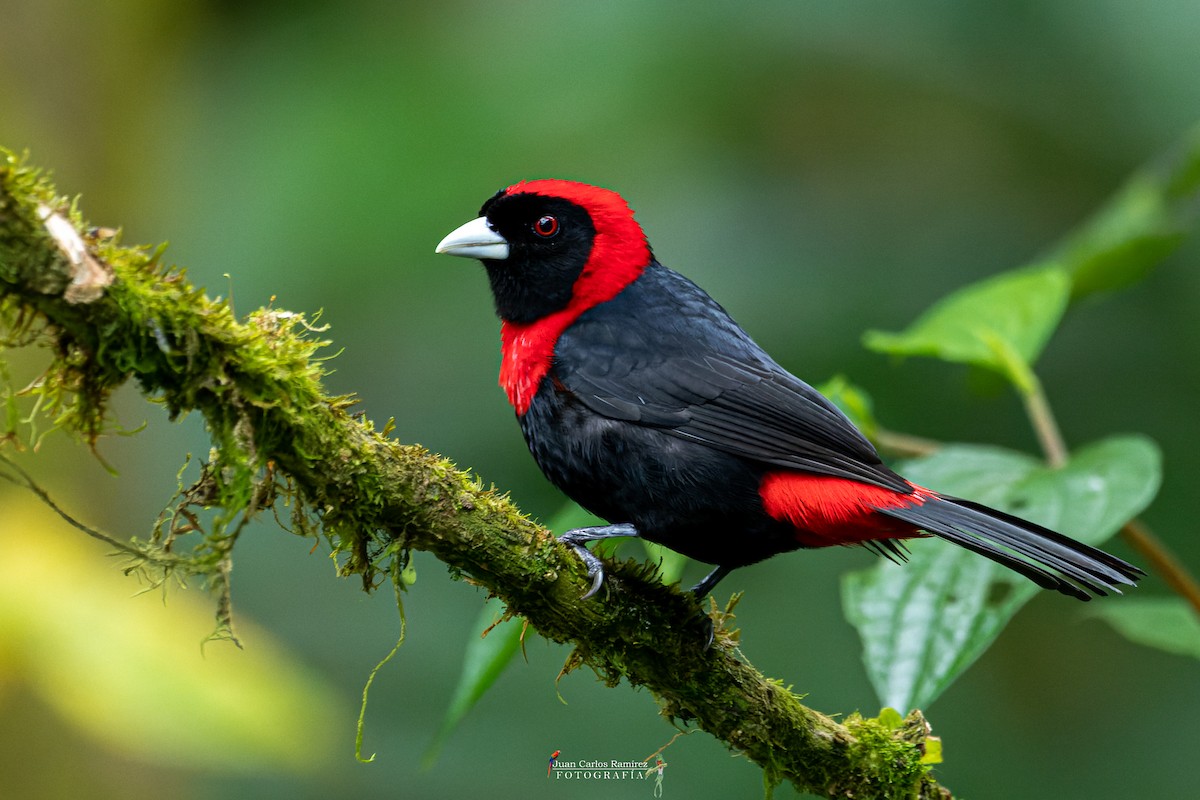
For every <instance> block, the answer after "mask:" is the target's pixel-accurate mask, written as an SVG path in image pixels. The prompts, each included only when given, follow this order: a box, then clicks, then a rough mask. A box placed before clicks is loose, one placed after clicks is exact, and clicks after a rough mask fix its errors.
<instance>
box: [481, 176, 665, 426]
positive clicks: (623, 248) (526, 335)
mask: <svg viewBox="0 0 1200 800" xmlns="http://www.w3.org/2000/svg"><path fill="white" fill-rule="evenodd" d="M505 194H507V195H515V194H537V195H542V196H544V197H559V198H562V199H563V200H567V201H569V202H572V203H574V204H575V205H577V206H579V207H580V208H582V209H584V210H585V211H587V213H588V215H589V216H590V217H591V218H592V225H593V226H594V227H595V228H596V238H595V240H594V241H593V242H592V252H591V254H590V255H589V256H588V260H587V263H586V264H585V265H584V267H583V271H582V272H580V273H579V277H578V278H577V279H576V280H575V286H574V287H573V289H572V295H571V301H570V302H569V303H568V304H567V307H566V308H564V309H562V310H561V311H556V312H555V313H553V314H549V315H547V316H545V317H543V318H541V319H539V320H537V321H536V322H531V323H527V324H522V325H518V324H514V323H511V322H505V323H504V324H503V326H502V327H501V329H500V352H501V359H502V360H501V362H500V385H501V386H502V387H504V391H505V393H506V394H507V395H508V401H509V402H510V403H512V406H513V408H515V409H516V410H517V413H518V414H524V413H525V412H526V411H528V410H529V404H530V403H532V402H533V397H534V395H536V394H537V390H538V385H539V384H540V383H541V382H542V378H544V377H545V376H546V373H547V372H549V370H550V363H551V360H552V359H553V356H554V345H555V343H556V342H558V337H559V336H561V335H562V332H563V331H565V330H566V329H567V328H569V327H570V326H571V323H573V322H574V321H575V320H577V319H579V315H580V314H582V313H583V312H585V311H587V310H588V309H589V308H592V307H593V306H596V305H599V304H600V303H604V302H607V301H608V300H611V299H613V298H614V297H616V296H617V294H618V293H620V291H621V290H622V289H624V288H625V287H626V286H628V285H629V284H631V283H633V281H634V280H636V279H637V277H638V276H639V275H641V274H642V272H643V271H644V270H645V269H646V267H647V265H649V263H650V245H649V244H647V242H646V234H645V233H644V232H643V231H642V226H640V225H638V223H637V221H636V220H634V218H633V210H632V209H630V208H629V204H628V203H626V202H625V200H624V199H623V198H622V197H621V195H619V194H617V193H616V192H613V191H610V190H608V189H601V188H600V187H598V186H589V185H588V184H586V183H576V182H575V181H560V180H537V181H522V182H520V183H515V184H513V185H512V186H510V187H508V189H506V190H505Z"/></svg>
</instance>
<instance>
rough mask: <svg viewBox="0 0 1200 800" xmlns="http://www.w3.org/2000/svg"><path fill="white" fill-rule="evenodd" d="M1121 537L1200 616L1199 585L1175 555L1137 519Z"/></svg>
mask: <svg viewBox="0 0 1200 800" xmlns="http://www.w3.org/2000/svg"><path fill="white" fill-rule="evenodd" d="M1121 536H1123V537H1124V538H1125V541H1127V542H1129V544H1130V545H1132V546H1133V548H1134V549H1135V550H1137V551H1138V552H1139V553H1141V554H1142V555H1143V556H1144V557H1145V558H1146V560H1147V561H1149V562H1150V567H1151V569H1153V570H1154V571H1155V572H1157V573H1158V574H1159V575H1162V577H1163V580H1165V581H1166V582H1167V585H1168V586H1170V587H1171V589H1172V590H1173V591H1174V592H1176V593H1177V594H1179V595H1180V596H1181V597H1183V599H1184V600H1187V601H1188V603H1190V604H1191V606H1192V608H1193V609H1195V611H1196V613H1197V614H1198V615H1200V582H1197V581H1196V578H1195V576H1193V575H1192V574H1191V573H1190V572H1188V570H1187V567H1185V566H1183V564H1181V563H1180V562H1179V559H1177V558H1176V557H1175V554H1174V553H1172V552H1171V550H1170V549H1169V548H1168V547H1167V546H1166V544H1164V543H1163V541H1162V539H1159V538H1158V537H1157V536H1155V535H1154V533H1153V532H1152V531H1151V530H1150V529H1149V528H1148V527H1146V524H1145V523H1144V522H1142V521H1141V520H1139V519H1132V520H1130V521H1129V522H1127V523H1125V527H1123V528H1121Z"/></svg>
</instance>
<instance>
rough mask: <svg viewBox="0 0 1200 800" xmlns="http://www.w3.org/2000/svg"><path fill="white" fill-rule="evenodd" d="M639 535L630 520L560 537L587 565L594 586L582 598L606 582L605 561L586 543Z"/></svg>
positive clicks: (585, 597)
mask: <svg viewBox="0 0 1200 800" xmlns="http://www.w3.org/2000/svg"><path fill="white" fill-rule="evenodd" d="M637 535H638V531H637V528H635V527H633V525H631V524H629V523H628V522H622V523H619V524H617V525H597V526H595V527H592V528H575V529H574V530H570V531H567V532H566V533H564V534H563V535H562V536H560V537H558V540H559V541H560V542H562V543H563V544H565V545H569V546H570V547H571V549H572V550H574V551H575V552H576V553H578V554H579V558H580V559H582V560H583V563H584V566H586V567H587V572H588V577H589V578H591V579H592V588H591V589H589V590H588V591H587V594H585V595H584V596H583V597H581V598H579V599H580V600H586V599H588V598H589V597H591V596H592V595H594V594H595V593H596V592H598V591H600V584H602V583H604V563H603V562H601V561H600V557H599V556H597V555H596V554H594V553H593V552H592V551H591V550H588V549H587V547H585V545H586V544H587V543H588V542H594V541H597V540H599V539H616V538H618V537H622V536H637ZM706 580H707V579H706Z"/></svg>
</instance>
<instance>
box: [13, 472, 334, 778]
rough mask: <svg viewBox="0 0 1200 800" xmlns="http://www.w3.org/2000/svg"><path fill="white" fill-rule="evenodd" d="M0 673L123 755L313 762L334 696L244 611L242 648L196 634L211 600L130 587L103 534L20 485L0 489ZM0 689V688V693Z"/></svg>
mask: <svg viewBox="0 0 1200 800" xmlns="http://www.w3.org/2000/svg"><path fill="white" fill-rule="evenodd" d="M0 553H2V557H0V676H4V682H7V683H9V684H17V683H23V684H25V685H27V686H29V687H30V688H32V689H33V690H34V691H36V692H37V693H39V694H40V695H41V697H42V698H44V701H45V702H46V704H47V705H48V706H50V707H51V708H53V709H55V710H56V711H57V712H58V713H59V714H60V715H61V716H62V717H63V718H64V719H65V720H67V721H68V722H69V723H70V724H72V725H73V726H75V727H77V728H78V729H80V730H81V731H84V732H85V733H87V734H89V735H90V736H92V737H94V738H95V739H97V740H98V741H100V742H102V743H103V744H104V745H106V746H108V747H110V748H112V749H114V750H116V751H118V752H120V753H122V754H124V755H126V756H128V757H131V758H136V759H140V760H143V761H151V762H156V763H167V764H172V765H175V766H183V767H194V768H206V769H216V770H226V771H248V770H256V771H262V770H270V769H277V770H286V771H310V770H315V769H317V768H319V767H320V766H321V765H322V764H324V763H327V760H328V757H329V755H330V753H331V752H332V750H333V748H332V747H331V745H330V738H331V735H332V734H333V733H334V732H335V731H336V730H339V729H340V730H343V731H345V732H347V735H349V731H350V730H351V727H350V725H349V722H348V721H343V720H339V719H337V718H336V717H337V713H336V711H335V708H336V704H335V699H334V697H333V696H332V694H331V692H330V690H329V688H327V687H326V686H325V685H323V684H322V683H321V681H320V679H319V678H318V677H317V676H315V675H314V674H312V673H311V672H309V671H307V670H305V669H304V668H303V667H302V666H301V665H300V664H299V663H298V662H297V661H296V659H295V657H294V656H292V655H290V654H289V653H288V652H287V651H285V650H283V649H282V648H281V647H280V645H278V644H276V643H274V642H273V641H272V639H271V636H270V635H269V634H268V633H267V632H266V631H264V630H262V629H259V628H256V627H255V626H254V625H253V624H252V623H250V622H249V621H248V620H246V619H245V618H244V617H243V618H239V619H238V629H239V633H240V634H241V639H242V641H243V642H244V643H245V644H246V649H245V650H238V649H237V648H236V647H234V646H233V645H231V644H229V643H227V642H210V643H209V644H207V645H206V646H205V647H204V649H203V652H202V651H201V644H200V643H201V641H202V640H203V639H204V638H205V637H206V635H208V634H209V633H211V632H212V630H213V626H214V621H213V600H212V598H211V597H210V596H208V595H207V594H204V593H202V592H196V591H186V590H180V589H172V591H170V593H169V597H168V598H167V602H165V603H164V602H163V596H162V592H161V591H153V592H147V593H145V594H142V595H140V596H134V595H136V594H137V593H138V592H139V591H140V589H141V588H142V587H140V586H139V585H138V584H137V582H136V580H135V579H133V578H130V577H126V576H125V575H124V574H123V573H122V572H121V570H120V569H119V568H118V566H119V565H118V564H117V563H116V562H114V560H113V559H112V558H110V557H108V555H107V552H106V548H105V547H104V546H103V545H98V544H97V543H95V542H93V541H91V540H90V539H87V538H86V537H84V536H82V535H81V534H80V533H79V532H78V531H75V530H73V529H71V528H70V527H68V526H67V525H66V524H65V523H63V522H62V521H61V520H60V519H58V518H57V517H55V516H54V515H53V514H52V513H50V512H49V511H48V510H46V509H44V508H43V507H42V506H41V505H40V504H39V503H38V501H37V500H36V499H35V498H33V497H32V496H30V495H26V494H22V493H18V492H6V493H2V494H0ZM2 700H3V697H2V696H0V702H2Z"/></svg>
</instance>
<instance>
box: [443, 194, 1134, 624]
mask: <svg viewBox="0 0 1200 800" xmlns="http://www.w3.org/2000/svg"><path fill="white" fill-rule="evenodd" d="M435 251H436V252H437V253H442V254H446V255H453V256H462V257H466V258H472V259H477V260H478V261H480V262H481V263H482V265H483V267H484V270H485V271H486V273H487V278H488V282H489V284H490V287H491V292H492V297H493V300H494V304H495V311H496V314H497V316H498V317H499V318H500V323H501V324H500V343H501V364H500V385H501V387H502V388H503V389H504V392H505V394H506V395H507V397H508V400H509V402H510V403H511V405H512V407H513V409H514V411H515V412H516V416H517V421H518V423H519V425H520V428H521V431H522V433H523V435H524V437H525V441H526V443H527V445H528V447H529V450H530V452H531V454H532V455H533V458H534V460H535V461H536V462H537V465H538V467H539V468H540V469H541V471H542V472H543V473H544V474H545V476H546V477H547V478H548V479H549V480H550V482H551V483H553V484H554V485H555V486H556V487H558V489H560V490H561V491H562V492H563V493H564V494H566V495H567V496H568V497H570V498H571V499H573V500H574V501H576V502H577V503H578V504H579V505H580V506H582V507H583V508H585V509H587V510H588V511H590V512H592V513H593V514H595V515H596V516H598V517H599V518H601V519H602V520H605V521H606V522H607V524H605V525H596V526H589V527H584V528H576V529H574V530H570V531H567V532H566V533H563V534H562V535H561V536H559V540H560V541H562V542H563V543H565V544H567V545H569V546H570V547H571V548H573V549H574V550H575V552H577V553H578V555H579V557H580V558H581V559H582V560H583V562H584V564H585V566H586V567H587V573H588V577H589V578H590V579H591V585H590V589H589V590H588V591H587V592H586V594H584V598H587V597H590V596H592V595H593V594H595V593H596V592H597V591H598V590H599V589H600V587H601V585H602V584H603V581H604V565H603V562H602V561H601V559H600V558H599V557H597V556H596V555H595V554H594V553H592V552H591V551H590V550H588V548H587V546H586V545H587V543H589V542H592V541H596V540H600V539H609V538H616V537H641V538H642V539H644V540H647V541H651V542H656V543H658V544H660V545H663V546H665V547H667V548H670V549H671V550H674V551H676V552H678V553H681V554H682V555H684V556H687V557H689V558H691V559H695V560H697V561H701V562H704V563H707V564H709V565H711V566H713V569H712V571H711V572H710V573H709V574H708V575H707V576H706V577H704V578H703V579H702V580H701V581H700V582H699V583H697V584H696V585H695V586H694V587H692V591H693V592H695V593H696V595H697V596H699V597H703V596H704V595H706V594H708V593H709V592H711V591H712V590H713V588H714V587H715V586H716V585H717V583H718V582H719V581H720V580H721V579H722V578H724V577H725V576H726V575H728V574H729V573H730V572H731V571H732V570H734V569H737V568H739V567H744V566H747V565H750V564H754V563H757V562H759V561H762V560H765V559H767V558H770V557H772V556H775V555H777V554H780V553H785V552H790V551H794V550H801V549H811V548H820V547H828V546H833V545H861V546H863V547H866V548H868V549H871V550H874V551H876V552H877V553H879V554H880V555H883V556H887V557H889V558H891V559H892V560H895V561H903V560H904V559H905V557H906V555H907V548H906V546H905V545H904V544H903V542H904V540H906V539H912V538H916V537H927V536H933V537H937V538H939V539H944V540H946V541H949V542H952V543H953V544H956V545H958V546H960V547H964V548H966V549H967V550H970V551H973V552H975V553H977V554H979V555H981V556H984V557H986V558H989V559H991V560H993V561H995V562H997V563H999V564H1002V565H1004V566H1005V567H1008V568H1010V569H1012V570H1014V571H1016V572H1017V573H1019V574H1021V575H1024V576H1025V577H1026V578H1029V579H1030V580H1032V581H1033V582H1034V583H1036V584H1037V585H1038V586H1041V587H1043V588H1045V589H1051V590H1055V591H1058V592H1061V593H1062V594H1065V595H1069V596H1072V597H1076V598H1079V599H1080V600H1088V599H1090V598H1091V597H1092V596H1093V595H1106V594H1108V593H1109V592H1110V591H1113V592H1117V593H1120V587H1122V586H1133V585H1136V582H1137V580H1138V579H1139V578H1140V577H1142V576H1143V575H1144V573H1143V572H1142V570H1140V569H1139V568H1138V567H1136V566H1134V565H1132V564H1129V563H1128V562H1126V561H1124V560H1122V559H1120V558H1118V557H1116V556H1114V555H1110V554H1109V553H1106V552H1104V551H1102V550H1099V549H1097V548H1095V547H1092V546H1090V545H1087V544H1083V543H1081V542H1078V541H1076V540H1074V539H1072V538H1070V537H1068V536H1065V535H1063V534H1061V533H1058V532H1056V531H1053V530H1050V529H1048V528H1045V527H1043V526H1041V525H1038V524H1036V523H1033V522H1030V521H1028V520H1025V519H1021V518H1020V517H1017V516H1014V515H1012V514H1009V513H1006V512H1004V511H1000V510H997V509H994V508H989V507H988V506H985V505H983V504H980V503H976V502H973V501H971V500H968V499H963V498H959V497H954V496H951V495H948V494H942V493H939V492H937V491H934V490H932V489H928V488H925V487H923V486H919V485H917V484H915V483H912V482H910V481H908V480H906V479H905V478H903V477H902V476H901V475H899V474H898V473H896V472H895V471H893V470H892V469H890V468H889V467H888V466H887V465H885V464H884V462H883V460H882V459H881V458H880V456H879V454H878V452H877V451H876V449H875V447H874V446H873V445H872V444H871V443H870V442H869V441H868V440H867V438H866V437H865V436H864V435H863V434H862V433H861V432H860V431H859V430H858V429H857V428H856V427H855V426H854V424H853V423H852V422H851V421H850V420H849V419H848V418H847V417H846V416H845V415H844V414H843V413H842V412H841V411H840V410H839V409H838V408H837V406H835V405H834V404H833V403H832V402H831V401H830V400H828V399H827V398H825V397H824V396H823V395H821V394H820V393H819V392H818V391H817V390H815V389H814V388H813V387H811V386H810V385H808V384H807V383H805V382H804V381H802V380H800V379H799V378H797V377H796V376H794V375H792V374H791V373H790V372H788V371H787V370H786V369H784V368H783V367H782V366H780V365H779V364H778V363H777V362H776V361H775V360H774V359H773V358H771V356H770V355H768V354H767V352H766V351H765V350H763V348H761V347H760V346H759V345H758V344H756V343H755V342H754V340H753V339H751V338H750V336H749V334H747V333H746V332H745V331H744V330H743V329H742V328H741V326H739V325H738V324H737V323H736V322H735V321H734V320H733V318H732V317H731V316H730V315H729V314H728V313H727V312H726V311H725V309H724V308H723V307H722V306H721V305H720V304H718V303H717V301H716V300H714V299H713V298H712V297H710V296H709V295H708V294H707V293H706V292H705V291H704V290H702V289H701V288H700V287H699V286H697V285H696V284H695V283H693V282H692V281H691V280H689V279H688V278H686V277H684V276H683V275H682V274H680V273H679V272H676V271H674V270H672V269H670V268H668V267H666V266H664V265H663V264H661V263H660V262H659V261H658V259H657V258H656V257H655V255H654V253H653V251H652V250H651V248H650V245H649V242H648V241H647V238H646V234H645V232H644V231H643V229H642V227H641V225H640V224H639V223H638V222H637V221H636V220H635V219H634V214H633V211H632V209H631V208H630V206H629V204H628V203H627V202H626V201H625V200H624V198H622V197H621V196H620V195H619V194H617V193H616V192H614V191H612V190H609V189H605V188H601V187H598V186H592V185H589V184H585V183H580V182H576V181H569V180H561V179H536V180H523V181H519V182H517V183H514V184H512V185H511V186H508V187H506V188H504V189H501V190H500V191H499V192H497V193H496V194H495V195H493V196H492V197H491V198H490V199H489V200H487V202H485V203H484V204H483V207H482V208H481V209H480V211H479V215H478V216H477V217H476V218H475V219H472V220H471V221H469V222H467V223H465V224H463V225H461V226H460V227H458V228H456V229H455V230H454V231H452V232H451V233H450V234H448V235H447V236H446V237H445V238H444V239H442V240H441V242H440V243H439V244H438V245H437V247H436V248H435ZM744 268H745V267H744V266H743V267H742V269H744Z"/></svg>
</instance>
